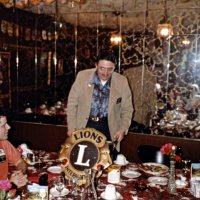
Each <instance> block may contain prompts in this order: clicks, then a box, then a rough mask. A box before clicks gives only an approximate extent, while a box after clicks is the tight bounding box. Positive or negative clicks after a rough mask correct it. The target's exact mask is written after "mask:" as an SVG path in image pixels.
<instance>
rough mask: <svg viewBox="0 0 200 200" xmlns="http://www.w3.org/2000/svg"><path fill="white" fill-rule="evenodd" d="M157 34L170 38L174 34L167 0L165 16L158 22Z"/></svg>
mask: <svg viewBox="0 0 200 200" xmlns="http://www.w3.org/2000/svg"><path fill="white" fill-rule="evenodd" d="M157 35H158V36H159V37H161V38H170V37H171V36H172V35H173V27H172V25H171V24H170V23H169V20H168V16H167V7H166V0H164V16H163V19H162V20H161V21H160V23H159V24H158V28H157Z"/></svg>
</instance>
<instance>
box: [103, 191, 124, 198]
mask: <svg viewBox="0 0 200 200" xmlns="http://www.w3.org/2000/svg"><path fill="white" fill-rule="evenodd" d="M116 194H117V198H115V199H110V198H109V197H108V198H106V197H105V192H102V193H101V198H102V199H105V200H118V199H123V198H122V196H121V194H120V193H119V192H117V193H116Z"/></svg>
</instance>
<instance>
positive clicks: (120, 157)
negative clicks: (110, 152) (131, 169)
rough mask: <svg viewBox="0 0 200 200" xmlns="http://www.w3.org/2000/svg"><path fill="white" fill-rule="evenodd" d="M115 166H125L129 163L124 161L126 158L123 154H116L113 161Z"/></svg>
mask: <svg viewBox="0 0 200 200" xmlns="http://www.w3.org/2000/svg"><path fill="white" fill-rule="evenodd" d="M114 163H115V164H116V165H120V166H125V165H127V164H128V163H129V162H128V161H127V160H126V157H125V156H124V155H123V154H118V155H117V158H116V160H115V161H114Z"/></svg>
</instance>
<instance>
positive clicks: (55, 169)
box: [47, 166, 62, 174]
mask: <svg viewBox="0 0 200 200" xmlns="http://www.w3.org/2000/svg"><path fill="white" fill-rule="evenodd" d="M47 171H49V172H51V173H53V174H60V173H61V172H62V168H61V167H60V166H52V167H49V168H48V169H47Z"/></svg>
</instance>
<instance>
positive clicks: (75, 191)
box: [72, 176, 79, 197]
mask: <svg viewBox="0 0 200 200" xmlns="http://www.w3.org/2000/svg"><path fill="white" fill-rule="evenodd" d="M78 181H79V177H77V176H74V177H73V178H72V187H73V189H72V194H73V195H74V197H76V196H78Z"/></svg>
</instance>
